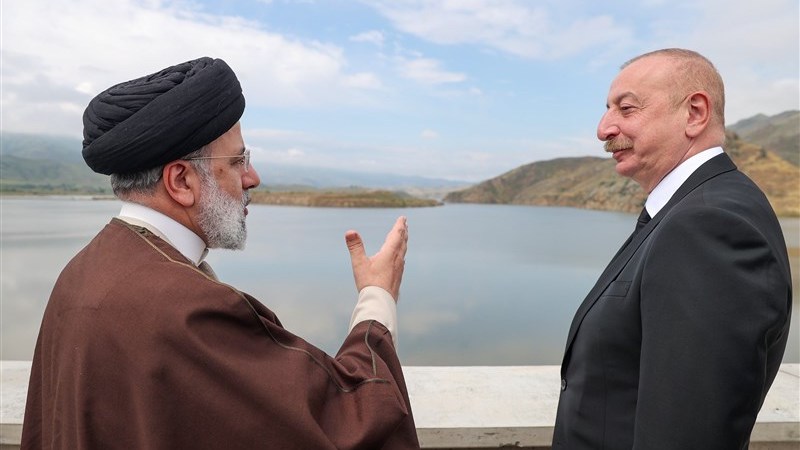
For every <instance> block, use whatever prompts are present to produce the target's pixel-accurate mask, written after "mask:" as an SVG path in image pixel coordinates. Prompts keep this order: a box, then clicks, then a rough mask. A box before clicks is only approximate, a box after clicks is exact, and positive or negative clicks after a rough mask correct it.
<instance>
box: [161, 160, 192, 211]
mask: <svg viewBox="0 0 800 450" xmlns="http://www.w3.org/2000/svg"><path fill="white" fill-rule="evenodd" d="M161 176H162V179H163V181H164V188H165V189H166V191H167V194H169V196H170V197H172V199H173V200H174V201H175V202H177V203H179V204H180V205H181V206H183V207H186V208H189V207H191V206H194V204H195V203H196V202H197V201H198V200H199V198H200V177H199V175H198V173H197V171H196V170H195V169H194V167H192V165H191V163H190V162H189V161H183V160H180V159H179V160H176V161H172V162H170V163H167V164H166V165H165V166H164V171H163V172H162V174H161Z"/></svg>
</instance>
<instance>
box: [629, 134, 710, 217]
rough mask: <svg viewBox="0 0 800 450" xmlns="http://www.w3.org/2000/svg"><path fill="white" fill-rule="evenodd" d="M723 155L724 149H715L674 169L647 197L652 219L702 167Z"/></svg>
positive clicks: (704, 151)
mask: <svg viewBox="0 0 800 450" xmlns="http://www.w3.org/2000/svg"><path fill="white" fill-rule="evenodd" d="M720 153H722V147H713V148H709V149H708V150H703V151H702V152H700V153H698V154H696V155H694V156H692V157H691V158H689V159H687V160H686V161H684V162H682V163H680V164H679V165H678V167H676V168H674V169H672V172H670V173H668V174H667V176H665V177H664V178H663V179H662V180H661V181H660V182H659V183H658V184H657V185H656V187H655V188H653V190H652V191H651V192H650V195H649V196H647V201H646V202H645V204H644V207H645V208H647V213H648V214H650V217H655V216H656V214H658V212H659V211H661V208H663V207H664V205H666V204H667V202H668V201H669V199H670V198H672V196H673V195H674V194H675V192H676V191H677V190H678V188H679V187H681V185H682V184H683V183H684V182H685V181H686V180H687V179H688V178H689V176H690V175H691V174H693V173H694V171H695V170H697V169H698V168H699V167H700V166H702V165H703V164H704V163H705V162H706V161H708V160H709V159H711V158H713V157H715V156H717V155H719V154H720Z"/></svg>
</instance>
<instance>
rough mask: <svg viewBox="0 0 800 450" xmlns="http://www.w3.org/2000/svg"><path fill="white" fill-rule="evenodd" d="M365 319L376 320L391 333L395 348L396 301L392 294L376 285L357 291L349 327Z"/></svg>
mask: <svg viewBox="0 0 800 450" xmlns="http://www.w3.org/2000/svg"><path fill="white" fill-rule="evenodd" d="M366 320H377V321H378V322H380V323H381V324H382V325H383V326H385V327H386V328H387V329H388V330H389V333H390V334H391V335H392V343H393V344H394V348H397V303H396V302H395V301H394V298H393V297H392V294H390V293H388V292H387V291H386V290H384V289H383V288H379V287H377V286H367V287H365V288H364V289H362V290H361V292H359V293H358V303H356V308H355V309H354V310H353V316H352V317H351V318H350V329H349V331H353V328H354V327H355V326H356V325H358V324H359V323H360V322H364V321H366Z"/></svg>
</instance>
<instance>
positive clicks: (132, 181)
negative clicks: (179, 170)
mask: <svg viewBox="0 0 800 450" xmlns="http://www.w3.org/2000/svg"><path fill="white" fill-rule="evenodd" d="M209 154H211V148H210V147H209V146H207V145H205V146H203V147H200V149H198V150H195V151H193V152H192V153H189V154H188V155H186V156H184V157H183V158H182V159H189V158H196V157H202V156H208V155H209ZM208 162H209V161H208V160H195V161H189V163H190V164H192V166H194V168H195V169H197V171H198V172H200V176H201V177H203V178H205V177H208V176H210V175H211V170H210V168H209V164H208ZM163 172H164V165H160V166H158V167H153V168H152V169H147V170H143V171H141V172H135V173H114V174H111V189H112V190H113V191H114V195H116V196H117V198H119V199H120V200H125V201H132V202H135V201H136V198H137V197H139V196H142V195H144V196H150V195H153V194H154V193H155V190H156V186H158V182H159V181H161V176H162V173H163Z"/></svg>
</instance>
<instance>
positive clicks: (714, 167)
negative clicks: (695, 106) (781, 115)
mask: <svg viewBox="0 0 800 450" xmlns="http://www.w3.org/2000/svg"><path fill="white" fill-rule="evenodd" d="M735 169H736V165H735V164H733V161H731V159H730V158H729V157H728V155H727V154H725V153H722V154H720V155H717V156H715V157H713V158H711V159H710V160H708V161H707V162H706V163H705V164H703V165H702V166H700V167H698V168H697V170H695V171H694V173H692V175H691V176H689V178H688V179H687V180H686V181H685V182H684V183H683V184H682V185H681V186H680V187H679V188H678V190H677V191H675V194H673V196H672V198H670V200H669V202H667V204H666V205H664V208H662V209H661V211H659V212H658V214H656V216H655V217H653V218H652V219H651V220H650V222H648V224H647V225H645V227H644V228H642V229H641V230H639V232H638V233H633V234H631V236H630V237H629V238H628V240H627V241H625V244H623V245H622V247H621V248H620V250H619V251H618V252H617V254H616V255H615V256H614V258H612V259H611V262H610V263H609V264H608V266H607V267H606V269H605V270H604V271H603V273H602V274H601V275H600V278H598V279H597V283H595V285H594V287H593V288H592V290H591V291H589V294H588V295H587V296H586V298H585V299H584V300H583V303H581V305H580V306H579V307H578V310H577V312H576V313H575V317H574V318H573V319H572V324H571V325H570V328H569V334H568V335H567V347H566V350H565V352H564V359H563V361H562V364H561V370H562V371H563V370H564V367H565V366H566V362H567V360H568V357H569V351H570V347H571V346H572V342H573V340H574V339H575V335H576V334H577V333H578V328H580V324H581V322H583V318H584V317H585V316H586V313H588V312H589V310H590V309H591V308H592V306H593V305H594V304H595V302H596V301H597V300H598V299H599V298H600V294H602V293H603V291H605V290H606V288H608V285H609V284H611V282H612V281H614V280H615V279H616V277H617V275H619V273H620V272H621V271H622V269H623V268H624V267H625V264H627V263H628V261H630V259H631V257H632V256H633V254H634V253H636V250H638V249H639V246H641V245H642V242H644V241H645V239H647V236H648V235H650V232H652V231H653V229H655V227H656V226H658V224H659V223H660V222H661V220H663V219H664V217H666V216H667V214H668V213H669V211H670V210H671V209H672V208H673V207H674V206H675V205H676V204H678V203H680V201H681V200H683V198H684V197H686V195H687V194H689V193H690V192H692V191H693V190H694V189H696V188H697V187H698V186H700V185H701V184H703V183H705V182H706V181H708V180H709V179H711V178H713V177H715V176H717V175H719V174H721V173H724V172H729V171H731V170H735Z"/></svg>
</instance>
